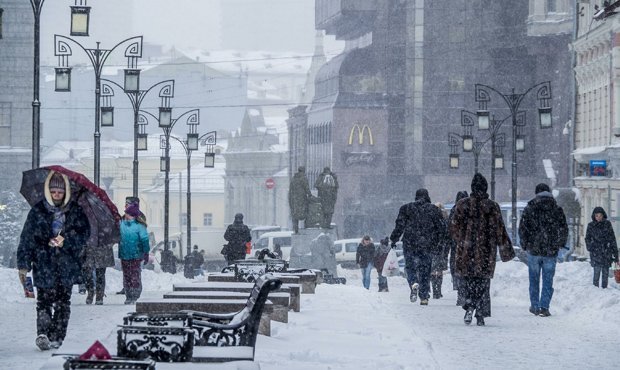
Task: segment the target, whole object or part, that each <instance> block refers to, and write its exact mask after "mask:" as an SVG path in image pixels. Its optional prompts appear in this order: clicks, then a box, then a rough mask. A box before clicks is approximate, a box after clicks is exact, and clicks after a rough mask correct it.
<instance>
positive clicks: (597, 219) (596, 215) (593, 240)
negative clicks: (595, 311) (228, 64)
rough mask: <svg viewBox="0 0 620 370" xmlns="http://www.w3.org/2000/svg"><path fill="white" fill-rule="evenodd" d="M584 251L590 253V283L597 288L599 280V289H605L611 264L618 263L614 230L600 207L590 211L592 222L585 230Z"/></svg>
mask: <svg viewBox="0 0 620 370" xmlns="http://www.w3.org/2000/svg"><path fill="white" fill-rule="evenodd" d="M586 249H587V250H588V252H590V265H591V266H592V267H593V268H594V277H593V280H592V283H593V284H594V286H597V287H598V286H599V279H601V280H600V282H601V288H603V289H605V288H607V282H608V281H609V268H610V267H611V263H612V262H616V263H618V246H617V244H616V235H615V234H614V229H613V227H612V226H611V222H609V220H608V219H607V213H605V210H604V209H603V208H602V207H596V208H594V210H593V211H592V222H590V223H589V224H588V228H587V230H586ZM601 275H602V276H601Z"/></svg>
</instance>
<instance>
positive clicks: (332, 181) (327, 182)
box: [323, 174, 336, 187]
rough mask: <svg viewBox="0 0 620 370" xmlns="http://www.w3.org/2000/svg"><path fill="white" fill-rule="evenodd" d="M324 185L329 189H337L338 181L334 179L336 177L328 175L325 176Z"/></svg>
mask: <svg viewBox="0 0 620 370" xmlns="http://www.w3.org/2000/svg"><path fill="white" fill-rule="evenodd" d="M323 185H324V186H329V187H335V186H336V180H335V179H334V176H332V175H330V174H327V175H325V177H323Z"/></svg>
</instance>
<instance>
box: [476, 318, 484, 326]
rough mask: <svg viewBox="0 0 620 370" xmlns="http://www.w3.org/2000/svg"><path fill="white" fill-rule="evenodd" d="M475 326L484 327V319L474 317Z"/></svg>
mask: <svg viewBox="0 0 620 370" xmlns="http://www.w3.org/2000/svg"><path fill="white" fill-rule="evenodd" d="M476 325H478V326H484V317H482V316H476Z"/></svg>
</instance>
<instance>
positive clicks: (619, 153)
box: [572, 1, 620, 254]
mask: <svg viewBox="0 0 620 370" xmlns="http://www.w3.org/2000/svg"><path fill="white" fill-rule="evenodd" d="M618 3H619V2H617V1H615V2H611V5H609V4H610V2H605V4H604V2H603V1H590V2H585V1H582V2H579V3H578V6H579V7H580V13H581V17H580V21H579V27H578V37H577V39H576V40H575V41H574V42H573V45H572V46H573V49H574V52H575V59H576V60H575V78H576V83H577V94H576V96H575V99H576V102H575V110H576V112H575V120H574V122H575V127H574V130H575V131H574V135H575V138H574V149H575V150H574V151H573V158H574V160H575V187H577V188H578V189H579V191H580V195H581V198H580V202H581V205H582V211H581V220H582V223H581V224H582V235H581V238H580V240H581V243H582V244H581V249H580V252H581V254H587V251H586V250H585V247H584V245H583V234H584V233H585V230H586V229H585V228H586V226H587V224H588V222H590V221H591V220H592V219H591V216H592V210H593V209H594V207H603V208H604V209H605V211H606V213H607V216H608V218H609V220H610V221H611V222H612V225H613V226H614V230H615V232H616V235H618V233H619V232H620V223H619V222H618V217H619V216H620V73H618V67H620V41H619V40H620V17H619V16H618V15H617V14H615V12H614V11H613V8H611V7H612V6H617V5H618ZM605 5H608V7H606V6H605ZM595 6H596V8H595Z"/></svg>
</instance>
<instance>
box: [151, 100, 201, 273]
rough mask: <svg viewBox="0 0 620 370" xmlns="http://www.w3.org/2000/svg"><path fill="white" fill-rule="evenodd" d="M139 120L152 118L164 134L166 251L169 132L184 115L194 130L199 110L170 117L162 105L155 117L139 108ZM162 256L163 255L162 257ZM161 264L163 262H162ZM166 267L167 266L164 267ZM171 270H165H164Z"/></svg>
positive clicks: (161, 167)
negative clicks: (157, 115)
mask: <svg viewBox="0 0 620 370" xmlns="http://www.w3.org/2000/svg"><path fill="white" fill-rule="evenodd" d="M140 115H141V116H142V118H140V119H141V120H146V121H148V118H147V116H150V117H152V118H154V119H155V120H156V121H157V122H158V123H159V127H161V128H162V130H163V131H164V134H163V135H162V137H161V140H160V144H159V146H160V148H161V149H162V150H163V154H164V155H163V156H162V157H161V158H160V160H159V170H160V171H162V172H164V174H165V177H164V251H168V249H169V248H170V246H169V245H168V241H169V227H170V223H169V220H170V133H171V131H172V128H173V127H174V125H175V124H176V123H177V122H178V121H179V120H180V119H181V118H182V117H186V120H185V123H186V124H187V125H188V126H190V129H189V130H190V132H195V131H193V130H195V128H192V126H197V125H199V124H200V110H199V109H191V110H188V111H186V112H184V113H182V114H181V115H180V116H179V117H177V118H172V108H170V107H169V106H162V107H160V108H159V118H158V117H155V115H153V114H152V113H149V112H147V111H144V110H140ZM162 258H163V257H162ZM162 264H163V263H162ZM166 269H167V267H166ZM162 270H164V266H162ZM168 271H171V270H167V271H166V272H168Z"/></svg>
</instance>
